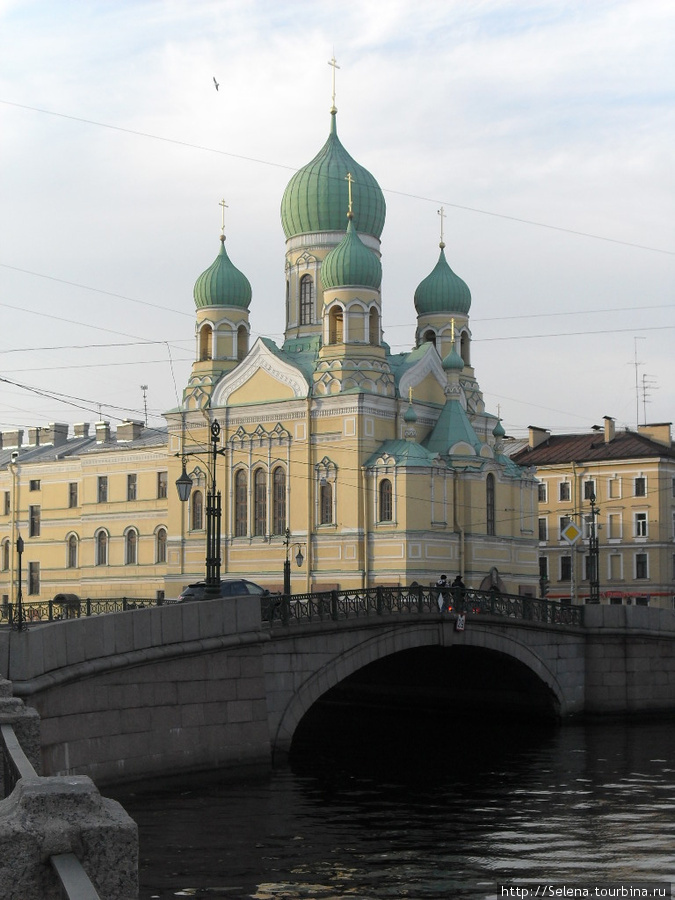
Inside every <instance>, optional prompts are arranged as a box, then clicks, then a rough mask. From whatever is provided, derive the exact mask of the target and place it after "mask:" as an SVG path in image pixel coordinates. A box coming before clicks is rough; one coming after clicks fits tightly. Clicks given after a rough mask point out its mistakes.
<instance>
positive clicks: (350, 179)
mask: <svg viewBox="0 0 675 900" xmlns="http://www.w3.org/2000/svg"><path fill="white" fill-rule="evenodd" d="M345 181H346V182H347V186H348V187H347V189H348V191H349V207H348V209H347V215H348V216H349V218H350V219H351V217H352V215H353V211H352V184H354V176H353V175H352V173H351V172H347V174H346V175H345Z"/></svg>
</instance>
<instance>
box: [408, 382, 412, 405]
mask: <svg viewBox="0 0 675 900" xmlns="http://www.w3.org/2000/svg"><path fill="white" fill-rule="evenodd" d="M408 403H412V385H410V387H409V388H408Z"/></svg>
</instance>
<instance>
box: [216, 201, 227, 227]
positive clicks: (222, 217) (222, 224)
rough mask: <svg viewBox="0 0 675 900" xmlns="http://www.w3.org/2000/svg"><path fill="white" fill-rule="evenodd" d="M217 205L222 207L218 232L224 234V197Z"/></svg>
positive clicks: (225, 204)
mask: <svg viewBox="0 0 675 900" xmlns="http://www.w3.org/2000/svg"><path fill="white" fill-rule="evenodd" d="M218 206H220V207H222V210H223V213H222V216H221V225H220V233H221V234H225V210H226V209H227V208H228V207H227V203H226V202H225V199H224V198H223V199H222V200H221V201H220V203H219V204H218Z"/></svg>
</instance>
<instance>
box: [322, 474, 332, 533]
mask: <svg viewBox="0 0 675 900" xmlns="http://www.w3.org/2000/svg"><path fill="white" fill-rule="evenodd" d="M319 524H321V525H332V524H333V486H332V484H331V483H330V482H328V481H325V482H324V483H323V484H321V485H320V487H319Z"/></svg>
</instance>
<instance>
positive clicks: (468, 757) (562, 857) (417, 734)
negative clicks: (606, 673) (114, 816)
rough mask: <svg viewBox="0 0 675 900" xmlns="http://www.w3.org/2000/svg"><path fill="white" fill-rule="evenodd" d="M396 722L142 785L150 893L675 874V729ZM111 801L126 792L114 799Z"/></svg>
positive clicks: (360, 890) (390, 893) (437, 887)
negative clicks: (236, 766) (271, 766)
mask: <svg viewBox="0 0 675 900" xmlns="http://www.w3.org/2000/svg"><path fill="white" fill-rule="evenodd" d="M429 727H431V723H429V722H427V723H426V724H425V726H424V728H423V727H422V725H421V723H420V722H417V723H415V724H414V725H412V726H410V727H409V730H408V732H407V733H406V734H405V735H400V734H399V735H398V736H397V737H396V740H395V742H392V739H391V738H392V736H391V734H389V733H388V732H387V731H386V729H383V728H382V727H381V723H378V722H376V721H372V717H371V721H370V722H369V725H368V726H367V725H366V723H364V722H361V723H359V725H358V728H357V729H356V731H355V730H354V729H349V730H347V729H343V731H342V732H341V737H339V736H336V735H333V736H332V739H331V741H330V743H328V742H324V743H321V744H320V745H319V746H317V745H316V744H311V743H307V744H306V745H305V746H304V747H302V746H301V747H299V749H298V752H297V753H296V754H294V757H293V759H292V766H291V767H289V768H286V769H284V770H282V771H276V772H273V773H272V774H268V775H264V776H259V777H251V778H248V779H244V780H242V779H241V778H240V777H239V778H236V779H233V778H232V776H227V775H222V776H218V775H210V776H209V777H206V776H200V777H192V778H181V779H171V780H166V781H164V782H161V783H158V782H155V783H149V784H145V785H136V786H134V787H129V788H125V789H120V790H118V791H117V792H116V796H117V797H118V799H120V800H121V802H122V803H124V805H125V806H126V808H127V809H128V810H129V812H130V813H131V815H132V816H133V817H134V818H135V819H136V821H137V822H138V824H139V827H140V833H141V859H142V870H141V877H142V893H141V897H142V898H143V900H146V898H151V897H155V898H161V900H166V898H169V897H176V896H191V897H208V898H210V900H215V898H228V900H232V898H245V897H246V898H249V897H252V898H256V900H272V898H274V900H290V898H322V900H332V898H337V897H353V898H364V900H366V898H372V900H379V898H386V900H389V898H395V897H396V898H400V897H410V898H419V900H425V898H433V900H441V898H442V900H447V898H449V897H457V898H488V897H496V896H498V892H499V885H500V884H502V883H503V884H508V883H513V882H514V881H520V882H527V881H531V880H537V881H545V882H547V883H552V882H560V883H562V882H565V883H574V884H579V883H581V882H583V883H586V882H588V881H589V880H604V881H614V882H616V881H621V880H632V881H635V880H660V881H675V852H674V849H673V848H674V847H675V816H674V815H673V812H674V810H675V769H674V768H673V764H672V760H673V759H674V757H673V749H674V745H675V729H674V728H673V724H672V723H670V722H665V723H664V722H661V723H633V724H610V725H607V724H605V725H594V726H588V727H582V726H568V727H565V728H562V729H553V728H550V727H546V728H543V729H532V728H529V727H528V728H526V727H524V726H518V727H516V728H509V727H508V726H506V725H504V726H503V727H499V728H497V729H487V730H486V729H485V728H483V727H479V726H478V725H477V724H476V723H475V722H474V723H467V722H463V721H462V722H460V721H456V722H452V721H450V722H446V723H445V724H444V725H443V727H439V726H438V723H436V724H435V726H434V730H433V731H432V732H431V736H432V737H433V738H434V739H433V740H431V741H430V740H429V736H430V734H429V732H428V731H427V730H426V729H428V728H429ZM107 793H111V792H110V791H108V792H107Z"/></svg>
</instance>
